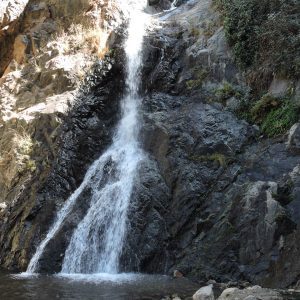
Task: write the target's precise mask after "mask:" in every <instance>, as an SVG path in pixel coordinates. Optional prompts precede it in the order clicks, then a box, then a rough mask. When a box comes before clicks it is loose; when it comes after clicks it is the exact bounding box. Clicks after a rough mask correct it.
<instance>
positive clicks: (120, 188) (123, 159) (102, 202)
mask: <svg viewBox="0 0 300 300" xmlns="http://www.w3.org/2000/svg"><path fill="white" fill-rule="evenodd" d="M146 3H147V0H134V1H130V0H127V1H124V0H123V1H122V5H127V10H128V14H129V25H128V37H127V40H126V44H125V52H126V56H127V79H126V85H127V92H126V96H125V97H124V99H123V101H122V118H121V120H120V122H119V124H118V127H117V130H116V133H115V136H114V138H113V143H112V145H111V146H110V147H109V148H108V150H107V151H106V152H105V153H104V154H103V155H102V156H101V157H100V158H99V159H98V160H97V161H95V162H94V163H93V165H92V166H91V167H90V168H89V170H88V172H87V174H86V175H85V178H84V180H83V182H82V184H81V185H80V187H79V188H78V189H77V190H76V191H75V192H74V193H73V195H71V197H70V198H69V199H68V200H67V201H66V202H65V204H64V206H63V207H62V209H61V210H60V211H59V212H58V214H57V217H56V220H55V222H54V224H53V225H52V227H51V228H50V230H49V232H48V234H47V236H46V238H45V239H44V240H43V241H42V242H41V244H40V245H39V246H38V248H37V251H36V253H35V254H34V256H33V257H32V259H31V261H30V263H29V266H28V269H27V273H29V274H32V273H35V272H37V271H38V268H39V260H40V258H41V256H42V255H43V252H44V250H45V248H46V246H47V245H48V243H49V241H50V240H51V239H52V238H54V237H55V234H56V233H57V232H58V230H59V229H61V227H62V225H63V223H64V221H65V220H66V217H67V216H68V214H69V213H70V212H71V211H72V209H73V207H74V206H75V205H76V200H77V199H78V197H80V195H81V193H82V192H83V191H84V189H85V188H86V187H89V188H91V191H92V195H91V202H90V207H89V209H88V211H87V213H86V215H85V217H84V218H83V220H82V221H81V222H80V223H79V224H78V226H77V228H76V229H75V230H74V232H73V235H72V237H71V240H70V243H69V245H68V248H67V250H66V252H65V256H64V261H63V265H62V271H61V273H62V274H74V273H82V274H94V273H112V274H113V273H118V272H119V258H120V255H121V251H122V248H123V244H124V239H125V236H126V227H127V226H126V225H127V213H128V207H129V205H130V197H131V193H132V187H133V183H134V179H135V176H136V171H137V167H138V164H139V163H140V162H141V160H142V159H143V151H142V150H141V148H140V146H139V142H138V135H139V117H138V111H139V103H140V97H139V94H138V88H139V84H140V77H139V70H140V67H141V64H142V53H141V52H142V45H143V36H144V32H145V22H146V20H147V16H146V14H145V13H144V12H143V10H144V9H145V7H146Z"/></svg>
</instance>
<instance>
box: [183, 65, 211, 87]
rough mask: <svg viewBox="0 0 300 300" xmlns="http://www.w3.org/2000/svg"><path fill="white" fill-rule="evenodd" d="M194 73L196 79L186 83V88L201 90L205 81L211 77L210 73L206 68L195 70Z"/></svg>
mask: <svg viewBox="0 0 300 300" xmlns="http://www.w3.org/2000/svg"><path fill="white" fill-rule="evenodd" d="M192 72H193V78H194V79H191V80H188V81H186V87H187V89H188V90H194V89H199V88H201V87H202V85H203V83H204V81H205V80H206V79H207V77H208V76H209V71H208V70H207V69H206V68H194V69H193V70H192Z"/></svg>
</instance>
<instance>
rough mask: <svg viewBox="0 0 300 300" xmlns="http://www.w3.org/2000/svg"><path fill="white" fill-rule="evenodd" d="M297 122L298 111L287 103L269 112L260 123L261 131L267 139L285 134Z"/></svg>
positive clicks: (291, 104)
mask: <svg viewBox="0 0 300 300" xmlns="http://www.w3.org/2000/svg"><path fill="white" fill-rule="evenodd" d="M298 120H299V109H298V108H297V107H295V105H294V104H293V103H291V102H289V101H287V102H284V103H283V105H282V106H280V107H279V108H276V109H273V110H271V111H270V112H269V113H268V114H267V116H266V118H265V119H264V120H263V121H262V125H261V129H262V131H263V132H264V133H265V134H266V135H267V136H269V137H273V136H276V135H279V134H283V133H285V132H286V131H287V130H288V129H289V128H290V127H291V126H292V125H293V124H295V123H296V122H297V121H298Z"/></svg>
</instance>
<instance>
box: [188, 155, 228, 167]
mask: <svg viewBox="0 0 300 300" xmlns="http://www.w3.org/2000/svg"><path fill="white" fill-rule="evenodd" d="M190 160H192V161H196V162H216V163H218V165H219V166H221V167H223V168H224V167H227V166H228V164H230V163H231V162H232V161H233V158H232V157H229V156H226V155H225V154H223V153H218V152H215V153H212V154H206V155H192V156H191V157H190Z"/></svg>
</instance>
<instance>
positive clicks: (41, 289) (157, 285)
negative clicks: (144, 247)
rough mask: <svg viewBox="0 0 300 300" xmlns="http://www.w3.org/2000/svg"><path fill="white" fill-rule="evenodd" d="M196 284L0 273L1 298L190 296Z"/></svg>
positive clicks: (155, 279) (129, 276)
mask: <svg viewBox="0 0 300 300" xmlns="http://www.w3.org/2000/svg"><path fill="white" fill-rule="evenodd" d="M199 287H200V286H199V285H198V284H196V283H194V282H191V281H189V280H187V279H185V278H177V279H173V278H170V277H167V276H157V275H136V274H119V275H108V274H97V275H68V276H57V275H56V276H55V275H54V276H45V275H40V276H28V275H26V274H25V275H24V274H23V275H11V274H7V273H3V272H2V273H0V299H1V300H27V299H30V300H35V299H38V300H55V299H61V300H71V299H72V300H95V299H97V300H99V299H109V300H135V299H138V300H142V299H144V300H150V299H161V298H162V297H164V296H166V295H173V294H178V296H180V297H181V298H182V299H191V297H192V295H193V294H194V292H195V291H197V290H198V289H199Z"/></svg>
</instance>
